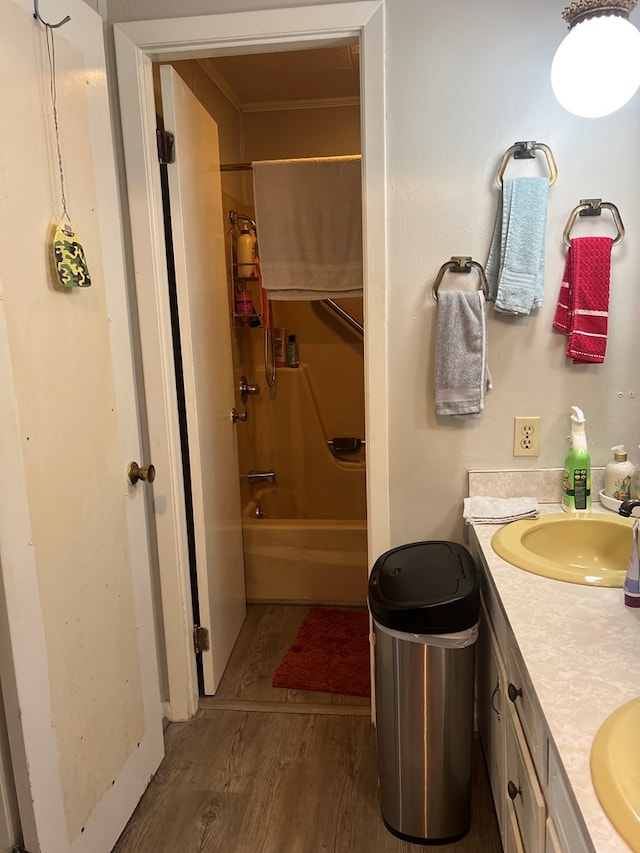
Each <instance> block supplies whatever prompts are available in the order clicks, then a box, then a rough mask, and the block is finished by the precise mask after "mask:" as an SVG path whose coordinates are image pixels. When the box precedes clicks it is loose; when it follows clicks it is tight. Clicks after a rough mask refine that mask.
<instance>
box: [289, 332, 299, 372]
mask: <svg viewBox="0 0 640 853" xmlns="http://www.w3.org/2000/svg"><path fill="white" fill-rule="evenodd" d="M299 364H300V359H299V356H298V342H297V340H296V336H295V335H289V341H288V343H287V367H298V365H299Z"/></svg>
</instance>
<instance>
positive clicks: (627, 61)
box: [551, 15, 640, 118]
mask: <svg viewBox="0 0 640 853" xmlns="http://www.w3.org/2000/svg"><path fill="white" fill-rule="evenodd" d="M551 86H552V87H553V92H554V94H555V96H556V98H557V99H558V101H559V102H560V103H561V104H562V106H563V107H564V108H565V109H566V110H568V111H569V112H570V113H573V114H574V115H577V116H582V117H584V118H598V117H599V116H606V115H609V113H612V112H615V110H618V109H620V107H622V106H623V105H624V104H626V103H627V101H628V100H629V99H630V98H632V97H633V95H634V94H635V93H636V91H637V90H638V87H639V86H640V32H638V30H637V29H636V28H635V27H634V26H633V24H631V23H629V21H627V20H626V19H625V18H622V17H620V16H619V15H604V16H601V17H594V18H587V19H586V20H584V21H581V22H580V23H578V24H575V25H574V26H573V27H572V28H571V29H570V30H569V33H568V34H567V36H566V37H565V39H564V41H563V42H562V43H561V45H560V47H559V48H558V50H557V51H556V55H555V56H554V58H553V64H552V66H551Z"/></svg>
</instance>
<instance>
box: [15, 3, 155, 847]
mask: <svg viewBox="0 0 640 853" xmlns="http://www.w3.org/2000/svg"><path fill="white" fill-rule="evenodd" d="M43 7H45V8H43ZM40 9H41V13H42V14H43V15H45V16H46V18H47V19H48V20H49V21H50V22H52V23H57V22H58V21H60V20H61V19H62V18H63V17H65V16H66V15H69V16H70V20H69V21H68V22H67V23H65V24H64V25H63V26H61V27H59V28H58V29H56V30H55V32H54V39H55V58H56V63H57V114H58V123H59V128H60V146H61V154H62V163H63V165H64V176H65V190H66V198H67V202H68V206H69V213H70V215H71V218H72V221H73V223H74V225H75V226H76V228H77V230H78V233H79V236H80V240H81V241H82V244H83V246H84V249H85V253H86V257H87V262H88V267H89V271H90V274H91V278H92V286H91V287H88V288H82V289H80V288H63V287H61V286H60V285H59V284H58V283H57V280H56V277H55V273H54V272H53V270H52V263H51V257H52V256H51V238H52V225H54V224H55V223H56V222H57V221H58V220H59V219H60V216H61V205H60V174H59V164H58V155H57V150H56V141H55V134H54V122H53V118H52V102H51V97H52V94H51V85H50V79H49V67H48V61H47V47H46V39H45V29H44V27H43V26H42V24H40V23H39V22H37V21H36V20H34V17H33V11H34V6H33V2H32V0H6V2H2V3H0V32H2V50H1V51H0V77H1V79H2V80H3V81H4V83H3V85H2V86H1V87H0V114H1V115H2V121H1V122H0V197H1V199H2V203H1V204H0V484H1V487H0V576H1V587H0V680H1V682H2V692H3V695H4V703H5V707H6V715H7V726H8V730H9V740H10V745H11V755H12V761H13V768H14V774H15V780H16V787H17V793H18V801H19V806H20V817H21V822H22V829H23V836H24V840H23V844H24V847H25V848H26V849H27V850H29V851H30V853H35V851H37V850H42V851H44V853H67V851H73V852H74V853H108V851H110V850H111V849H112V847H113V844H114V843H115V841H116V839H117V837H118V835H119V834H120V832H121V831H122V829H123V828H124V825H125V824H126V821H127V820H128V818H129V816H130V815H131V813H132V811H133V809H134V808H135V806H136V804H137V802H138V800H139V798H140V796H141V795H142V793H143V791H144V789H145V787H146V785H147V784H148V781H149V779H150V777H151V776H152V774H153V773H154V772H155V770H156V768H157V767H158V764H159V763H160V761H161V759H162V756H163V738H162V713H161V703H160V696H159V689H158V661H157V656H156V649H155V641H154V623H153V611H152V606H151V592H150V571H149V553H148V544H147V529H146V516H145V506H144V501H145V494H144V492H143V491H142V490H143V489H144V488H152V487H150V486H145V485H144V484H140V485H138V486H137V487H133V486H130V485H129V484H128V482H127V480H126V476H125V471H126V467H127V463H128V462H130V461H137V462H139V463H143V462H144V461H146V460H142V459H141V458H140V455H139V453H140V445H139V431H138V417H137V410H136V399H135V393H134V392H135V386H134V373H133V367H132V356H131V345H130V333H129V322H128V313H127V302H126V285H125V276H124V265H123V255H122V244H121V221H120V214H119V209H118V200H117V187H116V179H115V167H114V158H113V150H112V144H111V125H110V116H109V108H108V98H107V88H106V73H105V60H104V49H103V33H102V21H101V19H100V17H99V16H98V15H97V14H96V13H95V12H93V11H92V10H91V9H90V7H89V6H88V5H87V4H86V3H84V2H82V0H47V2H46V3H41V4H40ZM159 476H160V477H161V476H162V472H159Z"/></svg>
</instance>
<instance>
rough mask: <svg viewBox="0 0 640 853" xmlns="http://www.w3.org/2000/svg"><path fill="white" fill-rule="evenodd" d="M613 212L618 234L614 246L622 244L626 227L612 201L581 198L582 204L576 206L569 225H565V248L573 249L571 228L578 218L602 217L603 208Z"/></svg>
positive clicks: (563, 237) (563, 234) (563, 233)
mask: <svg viewBox="0 0 640 853" xmlns="http://www.w3.org/2000/svg"><path fill="white" fill-rule="evenodd" d="M603 207H604V208H605V209H606V210H610V211H611V215H612V216H613V221H614V222H615V225H616V228H617V231H618V233H617V234H616V236H615V237H614V239H613V245H614V246H617V245H618V243H621V242H622V239H623V238H624V233H625V232H624V225H623V224H622V218H621V216H620V211H619V210H618V208H617V207H616V206H615V204H613V203H612V202H610V201H602V199H601V198H581V199H580V204H578V205H576V206H575V207H574V208H573V210H572V211H571V213H570V214H569V219H568V221H567V224H566V225H565V228H564V231H563V232H562V239H563V241H564V244H565V246H568V247H569V248H571V238H570V234H571V228H572V227H573V223H574V222H575V221H576V216H600V214H601V213H602V208H603Z"/></svg>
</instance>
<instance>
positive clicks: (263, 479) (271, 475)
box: [247, 469, 276, 483]
mask: <svg viewBox="0 0 640 853" xmlns="http://www.w3.org/2000/svg"><path fill="white" fill-rule="evenodd" d="M247 480H248V481H249V482H250V483H275V481H276V472H275V471H274V470H273V469H272V470H271V471H249V473H248V474H247Z"/></svg>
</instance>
